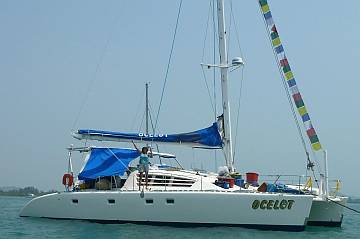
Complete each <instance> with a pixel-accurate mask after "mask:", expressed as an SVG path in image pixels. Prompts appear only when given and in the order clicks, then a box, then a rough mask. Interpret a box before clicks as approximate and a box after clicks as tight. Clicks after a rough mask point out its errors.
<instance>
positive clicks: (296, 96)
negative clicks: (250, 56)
mask: <svg viewBox="0 0 360 239" xmlns="http://www.w3.org/2000/svg"><path fill="white" fill-rule="evenodd" d="M259 4H260V8H261V11H262V13H263V14H262V15H263V17H264V19H265V21H266V24H267V29H268V32H269V34H270V38H271V42H272V45H273V49H274V51H275V53H276V57H277V59H278V61H279V64H280V66H281V69H282V73H283V77H284V78H285V79H286V82H287V84H288V89H289V91H290V92H291V94H292V98H293V100H294V104H295V106H296V108H297V110H298V112H299V114H300V117H301V119H302V122H303V124H304V127H305V130H306V133H307V135H308V137H309V140H310V144H311V146H312V148H313V149H314V150H315V151H317V150H320V149H321V148H322V147H321V144H320V142H319V138H318V136H317V134H316V132H315V129H314V128H313V126H312V123H311V120H310V116H309V113H308V112H307V109H306V107H305V103H304V101H303V99H302V97H301V95H300V92H299V89H298V87H297V84H296V81H295V78H294V74H293V72H292V71H291V68H290V64H289V62H288V59H287V58H286V56H285V52H284V47H283V45H282V44H281V40H280V37H279V33H278V31H277V28H276V26H275V23H274V20H273V17H272V15H271V11H270V7H269V5H268V3H267V0H259ZM310 182H311V178H310Z"/></svg>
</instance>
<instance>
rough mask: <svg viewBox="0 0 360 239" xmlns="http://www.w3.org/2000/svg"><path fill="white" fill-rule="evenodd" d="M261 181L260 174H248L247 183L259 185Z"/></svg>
mask: <svg viewBox="0 0 360 239" xmlns="http://www.w3.org/2000/svg"><path fill="white" fill-rule="evenodd" d="M258 180H259V174H257V173H246V182H249V183H257V182H258Z"/></svg>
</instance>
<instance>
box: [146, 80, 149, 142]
mask: <svg viewBox="0 0 360 239" xmlns="http://www.w3.org/2000/svg"><path fill="white" fill-rule="evenodd" d="M145 95H146V100H145V111H146V112H145V115H146V121H145V122H146V124H145V133H146V134H147V135H148V134H149V83H146V84H145Z"/></svg>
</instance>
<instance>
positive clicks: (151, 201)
mask: <svg viewBox="0 0 360 239" xmlns="http://www.w3.org/2000/svg"><path fill="white" fill-rule="evenodd" d="M145 201H146V204H153V203H154V200H153V199H146V200H145Z"/></svg>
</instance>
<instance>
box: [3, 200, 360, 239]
mask: <svg viewBox="0 0 360 239" xmlns="http://www.w3.org/2000/svg"><path fill="white" fill-rule="evenodd" d="M29 200H30V198H24V197H1V196H0V238H85V239H90V238H107V239H108V238H126V239H132V238H144V239H151V238H157V239H160V238H171V239H176V238H197V239H202V238H204V239H205V238H206V239H210V238H219V239H225V238H267V239H271V238H291V239H296V238H307V239H308V238H360V214H356V213H354V212H352V211H349V210H346V211H345V212H344V214H345V215H344V222H343V226H342V228H326V227H307V229H306V230H305V231H304V232H274V231H261V230H254V229H245V228H240V227H236V228H233V227H212V228H206V227H205V228H204V227H197V228H174V227H166V226H143V225H133V224H99V223H93V222H87V221H72V220H52V219H39V218H20V217H19V216H18V214H19V212H20V210H21V208H22V207H23V206H24V205H25V204H26V203H27V202H28V201H29ZM349 206H351V207H353V208H356V209H357V210H360V204H349Z"/></svg>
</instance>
